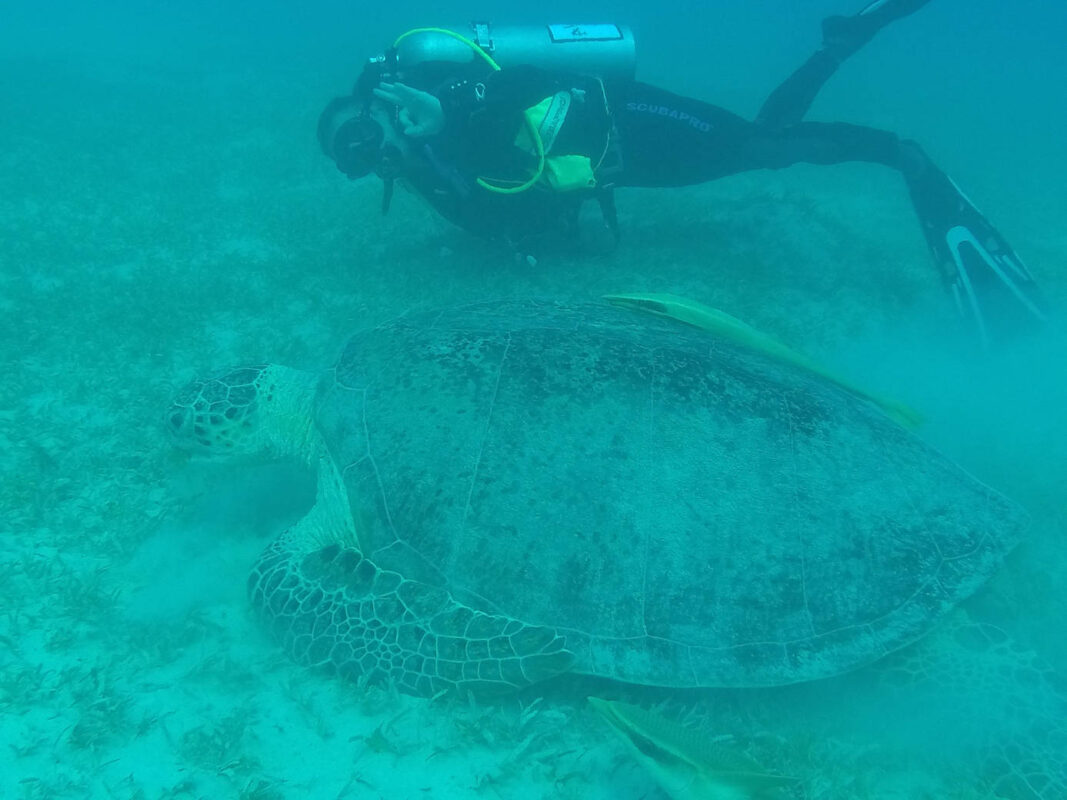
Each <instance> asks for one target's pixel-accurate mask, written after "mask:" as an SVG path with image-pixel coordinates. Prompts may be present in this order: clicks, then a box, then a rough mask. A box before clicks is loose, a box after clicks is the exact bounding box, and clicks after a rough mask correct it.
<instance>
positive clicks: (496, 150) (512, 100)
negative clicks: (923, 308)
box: [408, 51, 925, 249]
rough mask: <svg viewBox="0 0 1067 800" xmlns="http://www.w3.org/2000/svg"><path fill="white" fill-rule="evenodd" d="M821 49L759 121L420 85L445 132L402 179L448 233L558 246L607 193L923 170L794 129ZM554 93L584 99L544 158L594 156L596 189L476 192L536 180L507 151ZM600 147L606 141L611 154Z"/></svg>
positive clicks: (623, 89)
mask: <svg viewBox="0 0 1067 800" xmlns="http://www.w3.org/2000/svg"><path fill="white" fill-rule="evenodd" d="M824 52H825V51H820V52H819V53H817V54H816V56H814V57H813V58H812V59H810V60H809V62H808V63H807V64H805V66H804V67H802V68H801V69H800V70H798V71H797V72H796V73H794V75H793V76H791V77H790V78H789V79H788V80H787V81H786V82H785V83H783V84H782V86H780V87H779V88H778V89H777V90H776V91H775V92H774V93H772V94H771V96H770V98H769V99H768V102H767V103H766V104H765V105H764V108H763V110H762V111H761V112H760V115H759V117H758V118H757V120H756V121H748V120H745V119H743V118H742V117H740V116H738V115H737V114H734V113H732V112H730V111H727V110H726V109H723V108H720V107H718V106H715V105H712V104H710V103H705V102H702V101H700V100H696V99H693V98H690V97H683V96H681V95H677V94H674V93H672V92H669V91H666V90H665V89H661V88H658V87H655V86H651V85H649V84H646V83H641V82H638V81H626V82H614V83H609V84H606V85H603V84H601V82H600V81H597V80H595V79H592V78H589V77H586V76H579V75H570V74H565V73H556V72H547V71H544V70H541V69H537V68H534V67H518V68H512V69H504V70H501V71H499V72H481V73H474V74H470V73H468V74H466V75H463V74H459V75H455V76H453V77H451V78H450V79H446V80H445V81H443V82H440V83H437V85H432V86H428V85H425V84H423V86H420V87H419V88H424V89H426V90H429V91H430V92H431V93H433V94H434V95H435V96H437V97H438V99H440V100H441V103H442V107H443V108H444V110H445V118H446V127H445V129H444V131H443V132H442V133H441V134H440V135H438V136H436V137H433V138H432V139H429V140H425V141H420V142H416V146H417V147H419V148H420V150H419V152H420V153H421V154H422V156H423V158H422V160H421V161H422V167H421V169H417V170H414V171H413V172H412V173H411V174H410V175H409V176H408V180H409V183H410V184H411V185H412V186H413V188H415V189H416V191H418V192H419V193H420V194H421V195H423V196H424V197H425V198H426V199H427V200H429V202H430V203H431V204H432V205H433V206H434V208H436V209H437V211H438V212H440V213H441V214H442V215H443V216H445V217H446V218H447V219H449V220H451V221H452V222H454V223H455V224H457V225H459V226H461V227H463V228H465V229H467V230H469V231H471V232H472V233H475V234H477V235H481V236H485V237H489V238H500V239H505V240H508V241H511V242H512V243H514V244H516V246H519V247H528V246H530V243H531V241H533V240H536V239H537V237H544V236H547V237H550V238H552V237H555V238H562V239H564V240H565V239H566V238H567V237H568V236H570V235H572V234H575V233H576V232H577V223H576V220H577V210H578V207H579V206H580V205H581V204H582V202H584V201H585V200H588V199H590V198H591V197H594V196H596V195H597V194H598V193H599V195H600V197H601V199H604V198H605V197H606V194H605V191H610V189H611V188H614V187H668V186H685V185H691V184H697V183H703V182H705V181H709V180H713V179H715V178H721V177H724V176H726V175H733V174H736V173H739V172H747V171H749V170H757V169H781V168H784V167H788V166H791V165H793V164H798V163H802V162H804V163H811V164H838V163H842V162H847V161H864V162H871V163H877V164H882V165H885V166H888V167H892V168H894V169H899V170H901V171H902V172H904V173H905V175H906V174H907V173H908V172H909V171H915V170H919V169H922V165H923V163H924V161H925V157H924V156H923V155H922V151H921V150H919V149H918V148H917V147H916V146H914V145H913V144H912V143H907V145H906V146H905V145H904V143H903V142H902V140H901V139H899V138H898V137H897V136H896V134H893V133H890V132H888V131H881V130H876V129H873V128H867V127H863V126H859V125H850V124H846V123H839V122H834V123H822V122H802V121H800V118H801V117H802V116H803V114H804V113H805V112H806V111H807V108H808V105H810V103H811V100H812V99H814V97H815V95H816V93H817V91H818V88H819V87H820V86H821V85H822V83H823V82H824V81H825V80H826V78H827V77H829V75H830V74H832V72H833V69H834V68H836V65H837V63H838V62H836V61H828V57H827V56H826V55H824ZM415 83H416V85H417V83H418V82H415ZM560 91H563V92H570V93H571V94H572V95H573V96H575V97H578V98H580V100H579V101H578V102H574V103H572V105H571V108H570V110H569V112H568V115H567V118H566V122H565V124H564V125H563V127H562V129H561V130H560V133H559V136H558V137H557V138H556V141H555V143H554V145H553V147H552V150H551V153H552V154H553V155H559V154H569V153H576V154H585V155H591V156H593V158H594V164H595V165H596V166H597V170H596V175H597V179H598V184H599V189H597V190H591V191H579V192H553V191H550V190H547V189H546V188H544V187H543V186H540V185H539V186H536V187H532V188H530V189H529V190H527V191H524V192H520V193H518V194H510V195H509V194H498V193H493V192H491V191H489V190H487V189H485V188H484V187H483V186H480V185H478V183H477V180H476V179H477V178H478V177H483V176H500V175H501V174H503V175H505V176H508V177H510V178H511V179H512V182H521V181H522V179H523V178H525V177H528V176H529V175H531V174H532V173H533V171H534V170H535V169H536V166H537V159H536V157H535V156H534V155H533V154H532V153H531V152H529V150H523V149H521V148H519V147H516V146H515V144H514V142H515V138H516V136H517V135H518V133H519V132H520V130H521V128H522V126H523V125H524V120H523V116H522V115H523V111H524V110H525V109H527V108H529V107H531V106H533V105H535V104H536V103H538V102H539V101H540V100H542V99H543V98H545V97H550V96H552V95H553V94H555V93H556V92H560ZM605 100H606V103H605ZM605 105H606V108H605ZM605 112H606V113H605ZM605 142H608V143H610V148H609V149H608V151H607V153H606V155H604V145H605ZM601 155H603V156H604V157H603V158H602V159H599V161H598V158H599V157H600V156H601ZM561 234H562V237H561ZM536 246H537V245H536V244H535V245H534V247H535V249H536Z"/></svg>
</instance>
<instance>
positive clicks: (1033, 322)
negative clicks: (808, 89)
mask: <svg viewBox="0 0 1067 800" xmlns="http://www.w3.org/2000/svg"><path fill="white" fill-rule="evenodd" d="M738 154H739V157H738V162H737V166H738V167H742V166H743V167H744V168H746V169H759V168H769V169H779V168H781V167H787V166H789V165H791V164H796V163H799V162H806V163H809V164H837V163H842V162H846V161H867V162H871V163H875V164H883V165H885V166H887V167H892V168H893V169H895V170H897V171H898V172H900V174H901V176H902V177H903V178H904V181H905V183H906V184H907V186H908V191H909V192H910V194H911V199H912V203H913V204H914V206H915V212H916V214H917V215H918V217H919V224H920V226H921V227H922V231H923V235H924V236H925V237H926V241H927V244H928V245H929V246H930V251H931V253H932V254H933V257H934V261H935V262H936V264H937V266H938V268H939V270H940V271H941V275H942V277H943V279H944V281H945V284H946V285H947V287H948V288H949V290H950V292H951V293H952V296H953V299H954V300H955V301H956V306H957V309H958V310H959V312H960V314H961V315H962V316H963V318H964V319H965V320H967V322H968V323H969V324H970V325H971V327H972V328H973V329H974V331H975V333H976V335H977V336H978V338H979V340H980V341H981V342H982V344H983V345H989V344H990V343H991V342H992V341H993V340H996V339H1001V338H1004V337H1006V336H1009V335H1011V334H1015V333H1018V332H1022V331H1025V330H1030V329H1033V328H1035V327H1040V326H1041V325H1042V324H1043V323H1044V322H1045V321H1046V312H1045V305H1044V301H1043V300H1042V297H1041V293H1040V292H1039V291H1038V289H1037V286H1036V285H1035V284H1034V279H1033V277H1032V276H1031V275H1030V272H1029V271H1028V270H1027V268H1026V266H1025V265H1024V264H1023V262H1022V260H1020V258H1019V257H1018V256H1017V255H1016V254H1015V251H1014V250H1013V249H1012V247H1011V245H1009V244H1008V242H1007V241H1006V240H1005V239H1004V237H1003V236H1001V234H1000V232H999V231H997V229H996V228H994V227H993V226H992V225H991V224H990V223H989V221H988V220H987V219H986V218H985V217H984V216H983V215H982V214H981V212H979V211H978V209H977V208H975V206H974V205H973V204H972V203H971V201H970V200H969V199H968V198H967V196H966V195H965V194H963V192H961V191H960V189H959V187H957V186H956V184H955V183H954V182H953V181H952V179H951V178H949V177H948V175H946V174H945V173H944V172H942V171H941V170H940V169H939V168H938V167H937V165H936V164H934V163H933V161H931V160H930V158H929V157H928V156H927V155H926V153H924V152H923V150H922V148H921V147H919V145H917V144H916V143H915V142H912V141H909V140H902V139H899V138H898V137H897V136H896V134H893V133H889V132H888V131H880V130H876V129H874V128H866V127H863V126H859V125H848V124H845V123H820V122H801V123H798V124H795V125H791V126H789V127H787V128H784V129H773V128H767V127H764V126H760V125H754V126H753V134H752V136H751V137H749V138H748V139H747V140H746V141H745V142H743V143H739V147H738Z"/></svg>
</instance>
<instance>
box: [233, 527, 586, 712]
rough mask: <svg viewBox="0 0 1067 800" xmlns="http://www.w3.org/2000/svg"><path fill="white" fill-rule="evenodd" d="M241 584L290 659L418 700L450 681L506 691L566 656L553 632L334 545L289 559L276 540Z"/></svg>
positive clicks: (560, 668) (544, 674)
mask: <svg viewBox="0 0 1067 800" xmlns="http://www.w3.org/2000/svg"><path fill="white" fill-rule="evenodd" d="M248 587H249V594H250V595H251V599H252V605H253V606H254V607H255V608H256V610H257V612H258V613H259V614H260V615H261V617H262V618H263V619H264V620H265V621H266V622H267V624H268V625H269V627H270V628H271V630H272V632H273V633H274V635H275V636H276V637H277V638H278V639H279V640H280V641H281V643H282V644H283V645H284V647H285V649H286V650H287V651H288V652H289V654H290V655H291V656H292V657H293V658H294V659H296V660H297V661H298V662H300V663H301V664H305V665H307V666H311V667H318V668H324V669H326V670H328V671H330V672H334V673H337V674H339V675H340V676H341V677H344V678H348V679H351V680H356V681H359V682H364V681H369V682H391V683H394V684H396V685H397V686H398V687H400V688H401V689H402V690H404V691H407V692H411V693H414V694H419V695H426V696H430V695H433V694H436V693H437V692H439V691H441V690H442V689H447V688H450V687H462V688H474V689H477V690H494V689H495V690H514V689H519V688H521V687H523V686H527V685H529V684H532V683H536V682H538V681H542V680H545V679H546V678H550V677H553V676H555V675H559V674H561V673H563V672H566V671H567V670H568V669H570V666H571V664H572V663H573V661H574V655H573V654H572V653H571V652H570V651H568V650H567V649H566V648H565V641H564V638H563V637H562V636H561V635H559V634H558V633H557V632H556V631H555V630H553V629H552V628H548V627H542V626H536V625H526V624H524V623H522V622H519V621H517V620H514V619H510V618H508V617H504V616H500V615H495V614H486V613H484V612H481V611H476V610H474V609H471V608H469V607H467V606H465V605H463V604H461V603H459V602H457V601H456V600H455V599H454V598H453V597H452V596H451V595H450V594H449V593H448V592H447V591H445V590H444V589H440V588H437V587H434V586H430V585H429V584H426V583H421V582H418V581H413V580H407V579H405V578H403V577H402V576H401V575H399V574H398V573H396V572H392V571H389V570H383V569H380V568H379V567H377V566H376V565H375V564H374V563H373V562H371V561H370V560H369V559H367V558H365V557H363V556H362V555H361V554H360V553H359V551H358V550H356V549H354V548H352V547H349V546H345V545H342V544H331V545H329V546H327V547H324V548H322V549H319V550H316V551H314V552H311V553H307V554H306V555H304V556H303V557H299V556H297V557H294V553H293V551H292V550H291V549H290V548H289V547H287V546H286V537H285V536H282V537H280V538H279V539H278V540H276V541H275V542H274V543H273V544H271V546H270V547H268V548H267V550H266V551H265V552H264V553H263V555H262V556H261V557H260V559H259V561H258V562H257V564H256V566H255V567H254V568H253V570H252V574H251V576H250V577H249V583H248Z"/></svg>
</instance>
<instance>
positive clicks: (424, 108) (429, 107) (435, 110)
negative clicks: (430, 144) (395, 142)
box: [374, 83, 445, 139]
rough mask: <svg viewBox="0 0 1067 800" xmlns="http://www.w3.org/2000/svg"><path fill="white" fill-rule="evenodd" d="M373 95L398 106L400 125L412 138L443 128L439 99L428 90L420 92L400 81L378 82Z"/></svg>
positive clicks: (433, 133) (433, 132)
mask: <svg viewBox="0 0 1067 800" xmlns="http://www.w3.org/2000/svg"><path fill="white" fill-rule="evenodd" d="M374 96H375V97H377V98H378V99H379V100H384V101H385V102H387V103H392V104H393V105H394V106H398V107H399V108H400V125H401V126H402V127H403V129H404V135H405V136H410V137H412V138H414V139H418V138H419V137H422V136H435V135H436V134H438V133H440V132H441V131H443V130H444V128H445V111H444V109H443V108H441V101H440V100H438V99H437V98H436V97H434V96H433V95H432V94H430V93H429V92H420V91H419V90H418V89H412V88H411V87H410V86H405V85H404V84H402V83H380V84H378V88H376V89H375V90H374Z"/></svg>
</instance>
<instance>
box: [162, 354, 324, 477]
mask: <svg viewBox="0 0 1067 800" xmlns="http://www.w3.org/2000/svg"><path fill="white" fill-rule="evenodd" d="M315 382H316V379H315V377H314V376H313V375H309V374H308V373H304V372H300V371H298V370H294V369H289V368H288V367H281V366H277V365H273V364H268V365H260V366H252V367H239V368H237V369H231V370H229V371H227V372H223V373H220V374H218V375H215V376H213V377H211V378H206V379H198V380H195V381H193V382H192V383H190V384H189V385H187V386H186V387H185V388H184V389H182V390H181V391H180V392H179V393H178V394H177V396H175V398H174V400H173V401H172V402H171V404H170V406H169V407H168V408H167V411H166V413H165V414H164V417H163V420H164V425H165V427H166V428H167V430H168V431H169V432H170V435H171V437H172V439H173V440H174V442H175V444H176V445H177V446H178V447H180V448H181V449H183V450H186V451H188V452H191V453H195V454H198V455H204V456H209V457H226V456H229V457H244V458H251V459H259V458H271V457H278V456H285V455H298V456H300V457H303V458H310V457H311V455H312V453H311V452H310V450H311V445H310V442H311V439H312V437H311V426H312V421H311V404H312V400H313V397H314V386H315Z"/></svg>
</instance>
